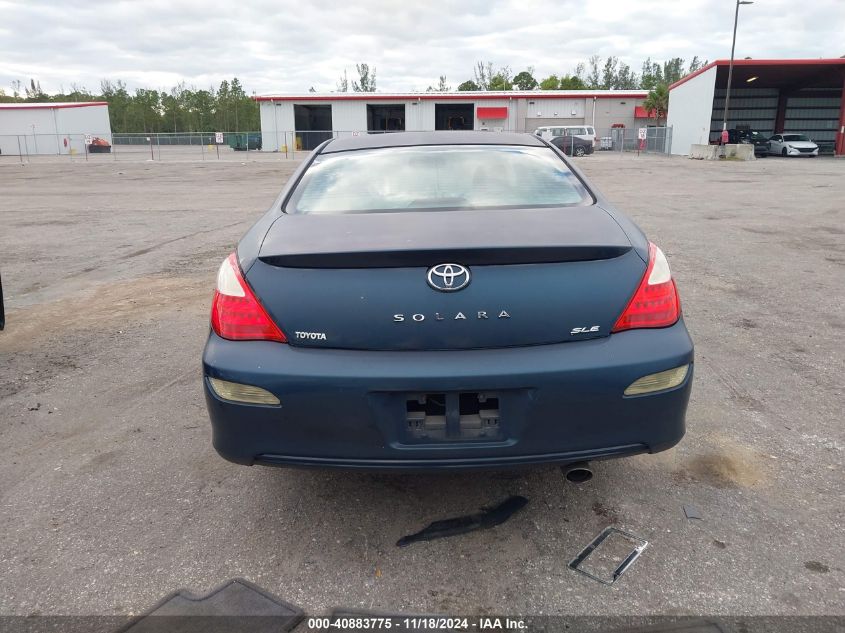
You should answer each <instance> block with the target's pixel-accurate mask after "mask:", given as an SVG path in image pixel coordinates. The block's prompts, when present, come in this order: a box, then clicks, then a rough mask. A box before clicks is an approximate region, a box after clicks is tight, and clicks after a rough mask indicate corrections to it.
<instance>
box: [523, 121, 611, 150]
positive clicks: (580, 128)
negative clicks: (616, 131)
mask: <svg viewBox="0 0 845 633" xmlns="http://www.w3.org/2000/svg"><path fill="white" fill-rule="evenodd" d="M534 134H536V135H537V136H540V137H542V138H544V139H548V140H551V139H553V138H556V137H558V136H577V137H578V138H581V139H584V140H585V141H590V142H591V143H592V144H593V147H595V146H596V144H597V143H598V138H596V130H595V128H593V126H592V125H559V126H553V125H548V126H543V127H538V128H537V129H536V130H534Z"/></svg>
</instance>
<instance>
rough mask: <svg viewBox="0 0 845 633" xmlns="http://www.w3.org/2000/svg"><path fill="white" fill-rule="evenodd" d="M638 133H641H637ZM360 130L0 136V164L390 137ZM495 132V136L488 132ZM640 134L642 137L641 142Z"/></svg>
mask: <svg viewBox="0 0 845 633" xmlns="http://www.w3.org/2000/svg"><path fill="white" fill-rule="evenodd" d="M642 130H644V132H642ZM390 133H391V132H375V131H361V130H307V131H304V130H303V131H293V130H291V131H270V132H264V133H263V134H262V132H259V131H253V132H178V133H171V132H169V133H157V134H148V133H143V132H141V133H131V134H125V133H120V134H118V133H110V132H109V133H105V132H104V133H100V134H97V133H91V134H19V135H0V162H10V161H15V162H21V163H26V162H33V161H57V160H58V161H69V162H106V161H113V162H120V161H226V160H228V161H243V160H245V159H249V160H284V159H296V158H300V157H302V156H304V155H306V154H307V153H309V152H310V151H311V150H313V149H314V148H315V147H317V146H318V145H319V144H320V143H322V142H323V141H325V140H327V139H330V138H348V137H354V136H359V135H365V134H390ZM489 133H490V134H496V133H497V132H495V131H494V132H489ZM641 136H644V138H642V137H641ZM567 139H568V141H569V143H570V146H569V147H564V148H563V149H564V150H565V151H566V153H567V154H570V155H575V156H578V155H581V154H582V153H584V154H586V153H591V152H589V151H586V150H587V149H589V148H587V146H586V145H584V143H580V144H581V145H582V146H583V147H584V148H585V151H583V152H582V151H581V150H579V149H578V148H577V145H578V144H579V140H578V139H581V140H582V141H587V142H588V143H592V150H593V151H594V152H608V151H610V152H613V151H615V152H646V153H657V154H669V153H670V152H671V148H672V128H671V127H645V128H619V127H614V128H608V129H604V130H600V129H596V136H595V137H594V138H593V137H583V138H581V137H575V138H569V137H567Z"/></svg>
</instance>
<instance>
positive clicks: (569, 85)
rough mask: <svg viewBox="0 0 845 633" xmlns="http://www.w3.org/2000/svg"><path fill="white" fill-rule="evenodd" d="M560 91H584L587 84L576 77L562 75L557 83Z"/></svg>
mask: <svg viewBox="0 0 845 633" xmlns="http://www.w3.org/2000/svg"><path fill="white" fill-rule="evenodd" d="M558 88H559V89H560V90H585V89H586V88H587V84H586V83H584V80H583V79H581V77H579V76H578V75H564V76H563V77H561V78H560V81H559V82H558Z"/></svg>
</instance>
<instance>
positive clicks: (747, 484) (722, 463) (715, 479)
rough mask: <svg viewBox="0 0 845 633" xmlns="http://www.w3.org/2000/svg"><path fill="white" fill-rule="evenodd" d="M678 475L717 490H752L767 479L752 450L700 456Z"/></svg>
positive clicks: (692, 459) (683, 467) (685, 465)
mask: <svg viewBox="0 0 845 633" xmlns="http://www.w3.org/2000/svg"><path fill="white" fill-rule="evenodd" d="M680 466H681V468H680V469H679V470H677V471H676V472H675V474H676V476H677V477H679V478H680V479H692V480H697V481H703V482H705V483H708V484H710V485H711V486H715V487H717V488H751V487H753V486H757V485H759V484H760V483H761V482H762V481H764V480H765V478H766V473H765V472H764V471H763V468H762V465H761V463H760V461H759V460H758V459H757V458H756V456H753V454H749V451H745V450H743V449H738V448H737V449H736V450H735V451H731V452H720V453H716V452H713V453H707V454H704V455H696V456H694V457H692V458H691V459H689V460H687V461H686V462H684V463H682V464H681V465H680Z"/></svg>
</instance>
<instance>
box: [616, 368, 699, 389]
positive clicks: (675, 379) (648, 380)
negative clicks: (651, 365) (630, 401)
mask: <svg viewBox="0 0 845 633" xmlns="http://www.w3.org/2000/svg"><path fill="white" fill-rule="evenodd" d="M688 371H689V365H681V366H680V367H675V368H674V369H667V370H666V371H661V372H658V373H656V374H649V375H648V376H643V377H642V378H639V379H637V380H635V381H634V382H632V383H631V384H630V385H628V388H627V389H626V390H625V395H626V396H638V395H641V394H644V393H651V392H652V391H663V390H664V389H671V388H672V387H677V386H678V385H680V384H681V383H682V382H684V379H685V378H686V377H687V372H688Z"/></svg>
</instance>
